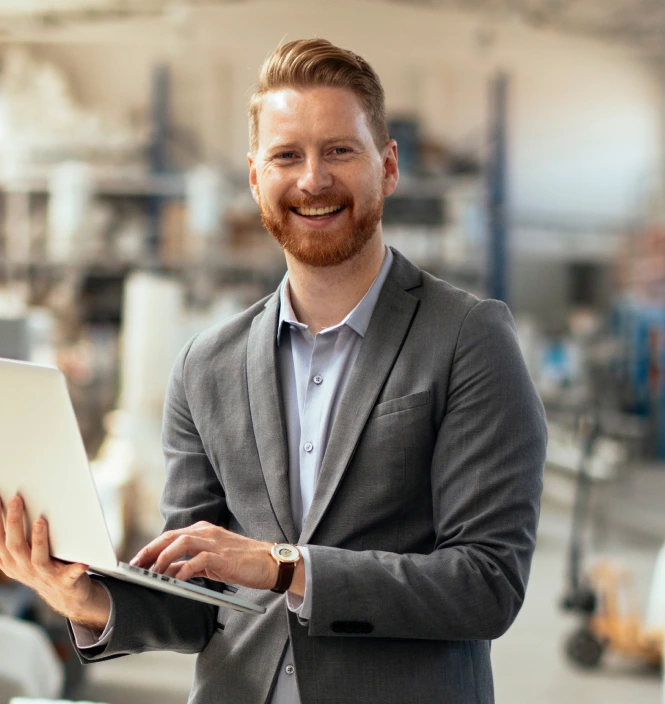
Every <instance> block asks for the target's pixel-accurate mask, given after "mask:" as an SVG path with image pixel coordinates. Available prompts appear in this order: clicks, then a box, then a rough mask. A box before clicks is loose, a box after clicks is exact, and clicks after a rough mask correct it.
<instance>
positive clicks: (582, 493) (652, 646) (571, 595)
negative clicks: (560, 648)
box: [562, 413, 665, 668]
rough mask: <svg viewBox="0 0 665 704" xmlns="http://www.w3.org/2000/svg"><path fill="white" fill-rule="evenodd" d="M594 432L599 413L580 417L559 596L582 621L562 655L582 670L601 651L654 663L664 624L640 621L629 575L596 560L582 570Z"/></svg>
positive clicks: (593, 663) (594, 662)
mask: <svg viewBox="0 0 665 704" xmlns="http://www.w3.org/2000/svg"><path fill="white" fill-rule="evenodd" d="M599 432H600V422H599V415H598V413H594V414H591V415H587V416H585V417H583V418H582V423H581V435H582V454H581V456H580V465H579V472H578V477H577V494H576V499H575V507H574V511H573V526H572V532H571V542H570V551H569V573H568V579H569V584H568V591H567V592H566V594H565V596H564V598H563V600H562V607H563V608H564V609H565V610H567V611H572V612H576V613H579V614H580V615H581V617H582V625H581V626H580V627H579V628H578V629H577V630H576V631H574V632H573V633H572V634H571V635H570V636H569V638H568V639H567V641H566V655H567V656H568V658H569V659H570V660H571V661H572V662H573V663H574V664H576V665H579V666H581V667H584V668H592V667H597V666H598V665H599V664H600V662H601V660H602V657H603V654H604V653H605V652H606V651H611V652H614V653H617V654H619V655H623V656H628V657H631V658H635V659H637V660H640V661H642V662H644V663H646V664H653V665H657V664H659V663H660V662H661V660H662V654H663V643H664V639H665V628H663V627H662V624H661V626H660V628H653V627H651V625H650V624H649V625H648V626H647V625H644V624H643V623H642V620H641V617H640V614H639V606H638V599H637V596H636V591H635V585H634V580H633V575H632V574H631V573H630V572H629V571H628V570H625V569H622V568H620V567H618V566H616V565H614V564H612V563H611V562H610V561H603V562H601V563H599V564H598V565H596V566H595V567H594V568H593V569H592V570H591V571H590V574H585V573H583V572H582V533H583V528H584V525H585V523H586V519H587V515H588V511H589V499H590V494H591V476H590V473H589V466H588V465H589V461H590V458H591V456H592V453H593V448H594V444H595V442H596V440H597V439H598V436H599ZM663 563H665V559H664V560H663ZM661 571H662V572H663V575H658V574H657V575H656V577H655V579H654V587H656V586H657V584H658V579H660V580H661V581H662V580H663V578H664V577H665V564H664V565H663V568H662V570H661ZM656 600H658V598H657V597H656ZM658 607H662V608H663V610H665V604H663V605H661V604H658V605H657V606H655V607H653V606H652V609H653V610H654V611H655V610H656V609H657V608H658ZM664 620H665V619H664ZM647 623H648V622H647Z"/></svg>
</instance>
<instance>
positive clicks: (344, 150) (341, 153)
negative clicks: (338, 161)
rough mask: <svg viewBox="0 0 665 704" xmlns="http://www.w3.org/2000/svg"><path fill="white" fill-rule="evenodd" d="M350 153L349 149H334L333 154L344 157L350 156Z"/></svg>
mask: <svg viewBox="0 0 665 704" xmlns="http://www.w3.org/2000/svg"><path fill="white" fill-rule="evenodd" d="M349 151H350V150H349V148H348V147H335V148H334V149H333V153H334V154H337V155H339V156H342V155H344V154H348V153H349Z"/></svg>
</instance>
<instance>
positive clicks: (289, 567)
mask: <svg viewBox="0 0 665 704" xmlns="http://www.w3.org/2000/svg"><path fill="white" fill-rule="evenodd" d="M277 565H278V572H277V584H275V586H274V587H273V588H272V589H271V590H270V591H271V592H275V593H277V594H284V592H285V591H286V590H287V589H288V588H289V587H290V586H291V582H292V581H293V573H294V572H295V571H296V563H295V562H278V563H277Z"/></svg>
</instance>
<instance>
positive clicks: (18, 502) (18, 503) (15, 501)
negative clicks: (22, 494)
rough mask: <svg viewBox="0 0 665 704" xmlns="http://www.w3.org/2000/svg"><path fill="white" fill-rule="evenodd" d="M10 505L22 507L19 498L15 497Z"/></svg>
mask: <svg viewBox="0 0 665 704" xmlns="http://www.w3.org/2000/svg"><path fill="white" fill-rule="evenodd" d="M9 503H10V504H11V505H12V506H14V507H16V506H20V505H21V499H19V497H18V496H15V497H14V498H13V499H12V500H11V501H10V502H9Z"/></svg>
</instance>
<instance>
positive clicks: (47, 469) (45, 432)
mask: <svg viewBox="0 0 665 704" xmlns="http://www.w3.org/2000/svg"><path fill="white" fill-rule="evenodd" d="M0 448H1V449H0V456H1V460H0V497H2V499H3V503H4V505H6V503H7V501H8V500H9V499H10V498H11V497H12V496H14V495H15V494H20V495H21V497H22V499H23V502H24V505H25V510H26V515H27V525H26V529H27V532H28V540H30V527H31V525H32V521H34V520H35V519H36V518H38V517H39V516H43V517H44V518H46V520H47V521H48V526H49V538H50V547H51V555H52V556H53V557H55V558H57V559H59V560H63V561H65V562H80V563H82V564H84V565H88V566H89V570H88V571H89V572H91V573H98V574H102V575H108V576H110V577H115V578H117V579H122V580H125V581H127V582H135V583H136V584H140V585H141V586H144V587H149V588H151V589H157V590H159V591H163V592H168V593H169V594H176V595H178V596H182V597H186V598H188V599H194V600H196V601H202V602H204V603H206V604H213V605H215V606H223V607H225V608H229V609H235V610H236V611H243V612H245V613H250V614H262V613H265V611H266V609H265V608H264V607H262V606H259V605H257V604H253V603H251V602H248V601H245V600H243V599H240V598H238V597H236V596H235V592H236V591H237V589H236V588H235V587H233V586H231V585H224V588H223V591H222V592H217V591H214V590H212V589H206V588H205V587H200V586H198V585H197V584H191V583H190V582H185V581H182V580H179V579H174V578H173V577H168V576H167V575H163V574H159V573H158V572H152V571H151V570H146V569H142V568H139V567H134V566H133V565H129V564H127V563H124V562H119V561H118V558H117V556H116V553H115V550H114V548H113V543H112V542H111V538H110V535H109V531H108V528H107V526H106V522H105V520H104V514H103V512H102V506H101V504H100V501H99V496H98V494H97V490H96V488H95V483H94V479H93V477H92V473H91V471H90V465H89V464H88V458H87V455H86V452H85V447H84V445H83V439H82V438H81V434H80V431H79V427H78V423H77V421H76V416H75V415H74V409H73V407H72V403H71V399H70V398H69V392H68V391H67V384H66V381H65V377H64V375H63V374H62V372H60V370H58V369H56V368H54V367H45V366H41V365H37V364H29V363H27V362H17V361H13V360H7V359H0Z"/></svg>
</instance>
